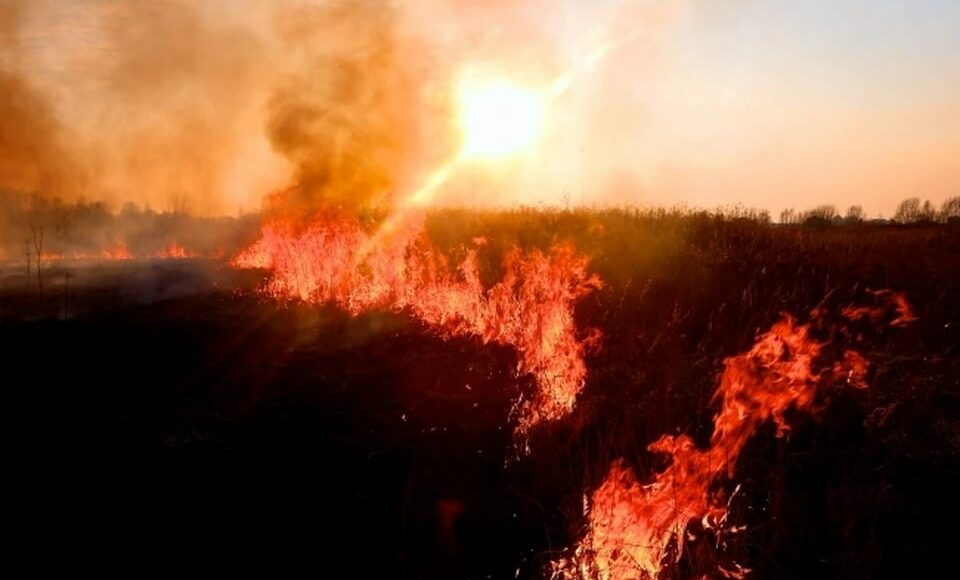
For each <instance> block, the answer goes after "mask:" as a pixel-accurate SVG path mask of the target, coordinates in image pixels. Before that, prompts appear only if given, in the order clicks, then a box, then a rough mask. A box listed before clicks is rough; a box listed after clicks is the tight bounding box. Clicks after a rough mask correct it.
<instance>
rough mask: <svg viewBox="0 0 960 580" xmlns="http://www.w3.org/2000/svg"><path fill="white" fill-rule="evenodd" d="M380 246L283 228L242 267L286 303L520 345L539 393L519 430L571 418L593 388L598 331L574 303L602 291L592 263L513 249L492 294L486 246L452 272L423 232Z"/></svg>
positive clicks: (336, 225)
mask: <svg viewBox="0 0 960 580" xmlns="http://www.w3.org/2000/svg"><path fill="white" fill-rule="evenodd" d="M400 235H401V238H400V239H399V240H397V239H395V238H391V239H389V240H386V241H385V240H382V239H378V238H377V237H375V236H371V235H370V234H367V233H366V232H364V230H363V229H362V228H361V227H360V225H359V224H358V223H357V222H355V221H353V220H349V219H346V218H318V219H317V220H316V221H314V222H313V223H311V224H309V225H307V226H306V227H304V228H303V229H302V230H297V229H295V228H294V227H293V226H292V225H290V224H285V223H282V222H275V223H270V224H267V225H266V226H265V227H264V228H263V232H262V235H261V237H260V239H259V240H258V241H257V242H255V243H254V244H253V245H252V246H251V247H249V248H248V249H246V250H244V251H243V252H242V253H241V254H240V255H238V256H237V257H236V258H235V259H234V260H233V262H232V263H233V265H234V266H236V267H239V268H263V269H268V270H270V271H271V277H270V279H269V280H268V282H267V283H266V285H265V286H264V288H263V292H264V293H265V294H267V295H269V296H271V297H274V298H278V299H281V300H289V299H296V300H300V301H303V302H307V303H313V304H325V303H332V304H336V305H339V306H341V307H342V308H345V309H346V310H348V311H349V312H351V313H354V314H357V313H360V312H364V311H368V310H372V309H382V310H394V311H400V312H408V313H410V314H411V315H413V316H414V317H415V318H417V319H418V320H421V321H423V322H425V323H426V324H428V325H429V326H430V327H431V328H433V329H435V331H436V332H438V333H439V334H440V335H441V336H477V337H479V338H480V339H481V340H482V341H483V342H485V343H488V342H490V343H496V344H502V345H507V346H511V347H513V348H515V349H516V351H517V353H518V355H519V356H518V358H519V363H518V368H517V372H518V373H521V374H531V375H533V377H534V378H535V380H536V384H537V392H536V393H535V395H534V396H533V398H532V399H530V400H526V401H523V402H521V403H519V407H518V415H519V417H518V424H517V432H518V434H520V435H523V434H525V433H526V432H527V431H528V430H529V429H530V428H532V427H533V426H535V425H537V424H539V423H540V422H542V421H549V420H557V419H560V418H562V417H564V416H566V415H568V414H569V413H570V412H571V410H572V409H573V406H574V404H575V402H576V398H577V395H578V393H579V392H580V390H581V388H582V387H583V385H584V383H585V380H586V375H587V368H586V364H585V362H584V352H585V350H586V349H587V348H588V347H589V345H590V344H591V343H592V342H595V341H596V340H597V338H598V334H597V333H596V332H592V333H584V332H583V331H579V330H578V329H577V328H576V324H575V321H574V316H573V305H574V303H575V302H576V301H577V300H578V299H579V298H581V297H582V296H584V295H586V294H588V293H589V292H591V291H593V290H595V289H597V288H599V287H600V286H601V283H600V280H599V278H597V276H595V275H591V274H589V273H588V271H587V265H588V260H587V258H586V257H584V256H583V255H581V254H579V253H577V252H576V250H575V249H574V248H573V247H572V246H571V245H569V244H562V243H561V244H555V245H554V246H553V247H551V248H550V249H549V250H548V251H546V252H543V251H540V250H533V251H530V252H526V253H524V252H522V251H520V250H519V249H516V248H514V249H511V250H510V251H509V252H507V253H506V255H505V256H504V259H503V271H504V275H503V278H502V279H501V280H500V281H499V282H497V283H496V284H494V285H493V286H492V287H490V288H486V287H485V286H484V284H483V283H482V282H481V276H480V270H479V267H478V264H477V260H478V253H479V251H480V249H481V246H482V245H483V244H484V240H483V239H482V238H478V239H476V240H475V241H474V246H473V247H471V248H470V249H469V250H468V251H467V253H466V256H465V257H464V259H463V260H462V261H461V262H460V263H459V264H458V265H457V266H456V267H454V266H451V264H450V262H449V260H448V258H446V257H445V256H444V255H443V254H442V253H440V252H438V251H437V250H436V249H435V248H434V247H433V246H432V245H431V243H430V242H429V240H428V239H427V237H426V236H425V235H424V234H423V233H422V232H421V231H420V230H414V231H410V232H402V233H401V234H400Z"/></svg>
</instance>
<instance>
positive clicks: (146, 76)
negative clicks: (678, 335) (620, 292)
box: [0, 0, 960, 215]
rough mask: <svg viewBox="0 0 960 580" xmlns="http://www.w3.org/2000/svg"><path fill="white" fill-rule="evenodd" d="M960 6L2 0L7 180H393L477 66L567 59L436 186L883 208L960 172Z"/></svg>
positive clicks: (424, 156)
mask: <svg viewBox="0 0 960 580" xmlns="http://www.w3.org/2000/svg"><path fill="white" fill-rule="evenodd" d="M801 5H802V6H801ZM905 11H909V14H905V13H904V12H905ZM957 18H960V8H957V5H956V3H949V2H946V1H945V0H921V1H919V2H916V3H910V5H909V7H904V5H902V4H900V3H896V2H893V1H892V0H879V1H876V2H864V1H862V0H856V1H852V2H849V3H845V5H844V6H843V7H837V6H835V3H830V2H826V1H825V0H824V1H821V0H816V1H812V2H803V3H801V2H796V1H793V2H791V1H788V0H771V1H769V2H764V3H744V2H739V1H732V0H731V1H729V2H727V1H722V2H713V3H706V2H696V1H693V0H686V1H680V0H667V1H663V2H659V1H652V0H636V1H626V0H601V1H598V2H590V3H583V2H574V1H572V0H569V1H558V2H546V1H544V0H515V1H514V0H498V1H495V2H479V1H477V2H455V1H452V0H427V1H425V2H388V1H386V0H370V1H364V2H361V1H354V2H348V1H341V0H337V1H329V0H314V1H310V0H281V1H266V0H233V1H231V0H207V1H205V2H188V1H186V0H141V1H137V2H111V1H107V0H71V1H67V0H0V45H2V49H0V192H20V193H32V192H37V193H40V194H42V195H46V196H50V197H60V198H63V199H68V200H69V199H78V198H81V197H82V198H86V199H105V200H108V201H109V202H110V203H112V204H113V205H114V206H115V207H119V205H120V204H122V203H124V202H126V201H134V202H137V203H140V204H149V205H151V206H152V207H154V208H156V209H160V210H173V209H177V210H184V209H188V210H190V211H193V212H197V213H202V214H219V213H235V212H236V211H237V210H238V209H241V208H242V209H248V210H250V209H258V208H260V207H261V204H262V203H263V202H264V200H266V199H269V200H270V204H271V205H272V206H280V207H286V206H291V205H292V206H293V207H297V208H299V207H303V206H307V207H315V206H318V205H323V204H327V205H331V204H332V205H335V206H342V207H346V208H355V207H358V206H363V205H367V204H383V203H389V200H390V199H391V198H393V197H394V196H397V195H406V194H408V193H409V192H410V191H413V190H415V189H416V188H417V187H418V185H419V183H420V182H421V180H422V179H423V178H424V176H426V175H427V174H428V173H429V172H430V170H431V169H432V168H434V167H436V166H437V165H439V164H441V163H443V162H444V161H445V160H446V159H447V158H449V157H450V156H451V155H453V154H454V152H455V151H456V150H457V148H458V139H459V134H458V125H457V120H456V102H455V87H456V84H457V81H458V79H459V78H460V77H461V75H462V74H463V73H464V71H468V70H474V69H478V68H479V69H482V70H484V71H487V72H488V73H489V74H491V75H494V76H498V77H504V78H507V79H508V80H510V81H512V82H515V83H519V84H523V85H527V86H532V87H536V88H546V87H549V85H550V83H552V82H553V81H554V80H555V79H556V78H557V77H558V76H560V75H561V74H563V73H564V72H567V71H568V70H570V69H571V68H574V69H576V70H577V71H578V72H577V74H576V75H575V78H574V80H573V82H572V83H571V84H570V87H569V89H568V90H567V91H566V92H564V93H563V94H562V95H560V96H559V97H557V98H556V99H553V100H552V101H551V102H550V104H549V109H548V110H547V112H546V117H545V118H546V122H545V126H544V130H543V134H542V135H541V138H540V139H539V142H538V144H537V147H536V149H535V150H534V151H532V152H531V153H530V154H529V155H527V156H524V157H522V158H519V159H514V160H510V161H504V162H497V163H479V162H478V163H473V164H471V165H470V166H469V167H465V168H463V169H462V170H461V171H459V172H458V173H457V174H456V175H454V176H453V177H452V179H451V181H450V182H449V183H448V185H447V187H445V188H444V190H443V191H442V192H441V193H440V194H439V195H438V196H437V197H436V203H440V204H444V203H446V204H476V203H482V204H507V205H509V204H514V203H534V204H535V203H548V204H564V203H567V202H568V201H569V202H572V203H588V204H625V203H631V204H667V205H669V204H675V203H686V204H690V205H699V206H705V207H713V206H717V205H727V204H733V203H743V204H746V205H750V206H757V207H762V208H766V209H770V210H771V211H774V212H776V211H779V210H780V209H782V208H784V207H788V206H793V207H797V208H804V207H809V206H813V205H816V204H819V203H835V204H836V205H838V206H841V207H842V206H846V205H850V204H854V203H860V204H862V205H864V207H865V209H866V210H867V212H868V214H869V215H875V214H876V213H878V212H883V213H885V214H886V215H889V214H890V213H891V212H892V210H893V208H894V206H895V204H896V202H897V201H899V200H900V199H902V198H904V197H910V196H914V195H919V196H921V197H929V198H930V199H932V200H934V201H935V202H939V201H941V200H943V199H945V198H946V197H949V196H951V195H956V194H957V191H958V188H960V167H958V163H957V161H956V158H955V157H956V155H955V152H956V151H957V150H960V77H958V73H957V72H956V71H957V70H960V41H957V40H956V38H955V35H954V34H951V32H950V26H949V24H948V23H949V22H956V20H957ZM611 43H613V44H616V45H617V48H615V49H614V50H611V51H610V52H609V53H608V54H607V55H606V57H605V58H603V59H602V60H598V61H597V62H591V63H587V62H586V61H588V60H589V56H590V55H591V54H592V53H593V52H594V51H596V50H597V49H599V48H601V47H604V46H607V45H610V44H611ZM906 87H909V90H907V89H906ZM276 191H282V192H283V193H280V194H276V195H272V196H270V195H269V194H270V193H271V192H276ZM268 196H269V197H268Z"/></svg>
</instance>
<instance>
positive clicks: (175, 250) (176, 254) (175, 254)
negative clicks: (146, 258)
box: [150, 242, 198, 260]
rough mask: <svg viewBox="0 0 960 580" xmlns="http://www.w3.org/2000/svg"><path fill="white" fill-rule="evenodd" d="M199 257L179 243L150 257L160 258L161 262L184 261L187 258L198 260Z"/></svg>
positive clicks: (174, 243)
mask: <svg viewBox="0 0 960 580" xmlns="http://www.w3.org/2000/svg"><path fill="white" fill-rule="evenodd" d="M197 256H198V254H196V253H195V252H191V251H189V250H187V249H186V248H184V247H183V246H181V245H180V244H178V243H177V242H173V243H172V244H170V245H169V246H167V247H165V248H163V249H162V250H160V251H159V252H156V253H155V254H153V255H152V256H150V257H151V258H159V259H161V260H184V259H186V258H196V257H197Z"/></svg>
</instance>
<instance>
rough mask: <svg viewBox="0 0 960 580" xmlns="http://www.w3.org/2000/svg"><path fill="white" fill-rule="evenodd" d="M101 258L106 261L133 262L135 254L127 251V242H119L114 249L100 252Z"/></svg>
mask: <svg viewBox="0 0 960 580" xmlns="http://www.w3.org/2000/svg"><path fill="white" fill-rule="evenodd" d="M100 257H101V258H102V259H104V260H132V259H133V254H132V253H130V250H128V249H127V244H126V242H119V243H118V244H117V245H116V246H114V247H113V248H111V249H108V250H103V251H102V252H100Z"/></svg>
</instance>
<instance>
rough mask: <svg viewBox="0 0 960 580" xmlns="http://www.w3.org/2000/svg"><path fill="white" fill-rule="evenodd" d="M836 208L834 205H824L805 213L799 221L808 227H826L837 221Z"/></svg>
mask: <svg viewBox="0 0 960 580" xmlns="http://www.w3.org/2000/svg"><path fill="white" fill-rule="evenodd" d="M837 218H838V216H837V208H836V206H834V205H829V204H824V205H818V206H817V207H815V208H813V209H811V210H808V211H805V212H804V213H803V214H802V215H801V219H802V221H803V223H804V224H805V225H808V226H828V225H831V224H833V223H835V222H836V221H837Z"/></svg>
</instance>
